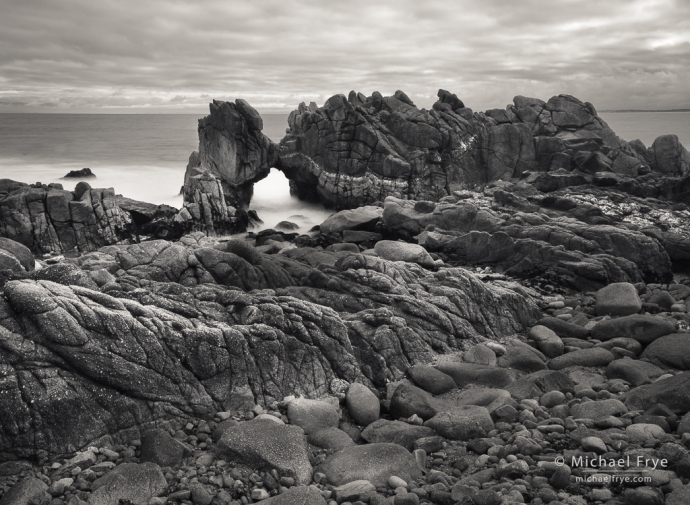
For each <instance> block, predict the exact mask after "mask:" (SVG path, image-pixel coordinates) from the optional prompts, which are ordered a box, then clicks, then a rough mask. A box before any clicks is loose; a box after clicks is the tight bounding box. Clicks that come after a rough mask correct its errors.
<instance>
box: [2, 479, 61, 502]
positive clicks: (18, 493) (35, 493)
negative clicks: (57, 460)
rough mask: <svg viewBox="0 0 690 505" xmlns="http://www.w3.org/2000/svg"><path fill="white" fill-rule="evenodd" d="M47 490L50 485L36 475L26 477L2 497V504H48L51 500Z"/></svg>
mask: <svg viewBox="0 0 690 505" xmlns="http://www.w3.org/2000/svg"><path fill="white" fill-rule="evenodd" d="M47 490H48V485H47V484H46V483H45V482H43V481H42V480H40V479H37V478H36V477H26V478H25V479H22V480H20V481H19V482H17V483H16V484H15V485H14V486H12V488H11V489H10V490H8V491H7V492H6V493H5V494H4V495H3V496H2V498H0V505H33V504H37V505H38V504H41V505H42V504H46V503H48V502H49V501H50V495H49V494H48V493H47V492H46V491H47Z"/></svg>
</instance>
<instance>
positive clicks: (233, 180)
mask: <svg viewBox="0 0 690 505" xmlns="http://www.w3.org/2000/svg"><path fill="white" fill-rule="evenodd" d="M209 109H210V114H209V115H208V116H206V117H204V118H202V119H200V120H199V127H198V132H199V150H198V153H194V154H193V155H192V156H191V157H190V162H189V165H188V166H187V172H186V174H185V186H188V185H189V179H190V178H191V177H194V176H196V175H198V174H200V173H203V172H205V171H209V172H210V173H211V174H212V175H213V176H215V177H216V178H217V179H219V180H220V181H222V183H223V184H222V186H223V193H224V195H225V198H226V200H227V202H229V203H230V204H231V205H233V206H234V207H241V206H243V205H247V204H248V203H249V199H250V198H251V195H252V185H253V184H254V183H255V182H257V181H259V180H261V179H263V178H264V177H266V176H267V175H268V173H269V171H270V169H271V167H272V166H274V165H275V159H276V155H277V151H276V146H275V145H274V144H273V142H271V140H270V139H269V138H268V137H266V136H265V135H264V134H263V133H261V129H262V127H263V121H262V120H261V117H260V116H259V114H258V112H257V111H256V110H255V109H254V108H253V107H251V106H250V105H249V104H248V103H247V102H246V101H244V100H242V99H237V100H235V102H234V103H232V102H224V101H217V100H214V101H213V102H212V103H211V104H210V106H209ZM187 194H188V191H187V190H186V189H185V201H191V200H190V199H189V198H188V196H187Z"/></svg>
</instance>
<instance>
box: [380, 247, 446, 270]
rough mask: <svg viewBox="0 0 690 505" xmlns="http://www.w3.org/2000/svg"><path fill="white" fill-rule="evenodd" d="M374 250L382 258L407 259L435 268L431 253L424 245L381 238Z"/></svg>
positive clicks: (407, 260)
mask: <svg viewBox="0 0 690 505" xmlns="http://www.w3.org/2000/svg"><path fill="white" fill-rule="evenodd" d="M374 252H376V254H378V255H379V256H380V257H381V258H384V259H387V260H390V261H406V262H409V263H417V264H418V265H421V266H423V267H425V268H433V267H434V265H435V263H434V260H433V259H431V256H429V253H428V252H426V249H424V248H423V247H422V246H420V245H417V244H408V243H406V242H395V241H392V240H380V241H379V242H376V246H374Z"/></svg>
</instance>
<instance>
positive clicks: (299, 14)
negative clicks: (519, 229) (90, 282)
mask: <svg viewBox="0 0 690 505" xmlns="http://www.w3.org/2000/svg"><path fill="white" fill-rule="evenodd" d="M0 13H1V14H0V111H47V110H59V111H67V110H72V111H85V110H91V109H93V108H107V110H111V111H122V110H125V109H126V110H132V111H140V110H142V108H149V109H151V111H154V110H157V111H171V110H179V111H180V112H195V113H198V112H201V111H203V110H206V107H207V103H208V102H209V101H210V100H211V99H212V98H218V99H234V98H238V97H241V98H245V99H247V100H248V101H249V102H250V103H252V104H253V105H254V106H255V107H257V108H258V109H259V110H260V111H263V112H271V111H277V110H278V109H283V110H285V111H288V110H291V109H293V108H295V107H296V105H297V104H298V103H299V102H301V101H306V102H310V101H315V102H317V103H319V104H322V103H323V102H324V101H325V99H326V98H328V97H329V96H331V95H333V94H335V93H344V94H347V93H348V92H349V91H350V90H351V89H355V90H357V91H361V92H363V93H365V94H367V95H369V94H371V92H373V91H374V90H378V91H380V92H382V93H383V94H384V95H386V94H392V93H393V92H394V91H395V90H396V89H402V90H404V91H405V92H407V93H408V95H409V96H410V97H411V98H412V99H413V100H414V101H415V102H416V103H417V105H419V106H420V107H430V106H431V104H432V103H433V102H434V100H435V95H436V91H437V89H438V88H445V89H448V90H450V91H452V92H454V93H456V94H458V96H460V97H461V98H462V99H463V100H464V101H465V103H466V104H467V105H468V106H470V107H473V108H474V109H476V110H484V109H487V108H492V107H505V105H506V104H507V103H509V102H510V101H511V100H512V97H513V96H514V95H518V94H522V95H528V96H536V97H539V98H543V99H548V98H549V97H550V96H552V95H554V94H559V93H569V94H573V95H575V96H577V97H579V98H581V99H582V100H587V101H590V102H592V103H593V104H594V105H595V106H596V107H597V108H598V109H600V110H602V109H667V108H690V0H677V1H673V0H607V1H606V2H604V1H600V0H594V1H589V0H520V1H515V0H496V1H494V0H467V1H449V0H445V1H441V0H409V1H408V0H401V1H392V0H390V1H385V0H384V1H372V0H348V1H346V2H345V1H343V2H336V1H328V0H293V1H290V0H276V1H274V0H242V1H236V0H226V1H222V0H172V1H170V0H169V1H162V0H136V1H133V0H31V1H27V0H0ZM99 111H101V112H103V110H99Z"/></svg>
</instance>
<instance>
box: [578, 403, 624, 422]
mask: <svg viewBox="0 0 690 505" xmlns="http://www.w3.org/2000/svg"><path fill="white" fill-rule="evenodd" d="M627 411H628V409H627V408H626V406H625V405H624V404H623V402H621V401H620V400H615V399H610V400H597V401H593V402H583V403H579V404H577V405H573V406H572V408H571V409H570V412H571V414H572V416H573V417H574V418H575V419H595V420H596V419H600V418H602V417H606V416H614V415H620V414H625V413H626V412H627Z"/></svg>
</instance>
